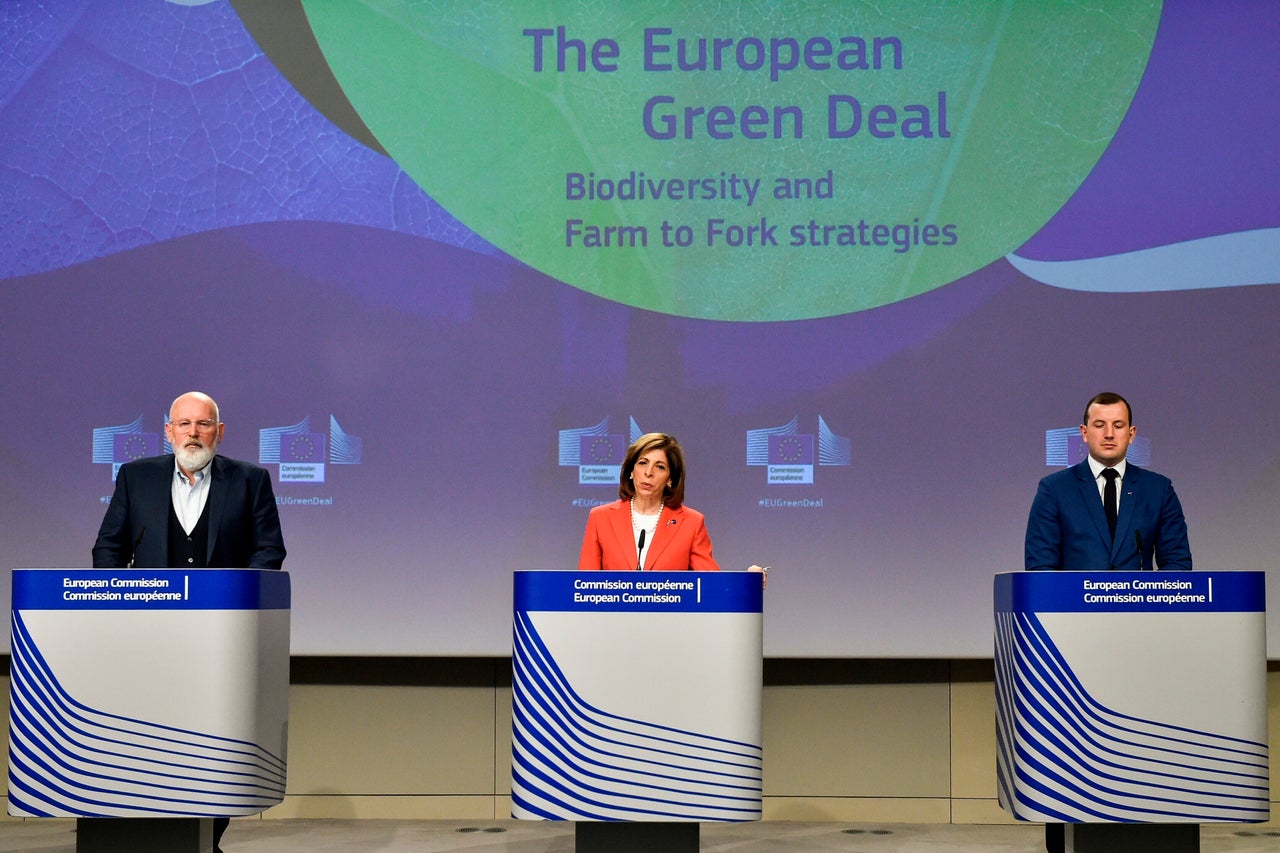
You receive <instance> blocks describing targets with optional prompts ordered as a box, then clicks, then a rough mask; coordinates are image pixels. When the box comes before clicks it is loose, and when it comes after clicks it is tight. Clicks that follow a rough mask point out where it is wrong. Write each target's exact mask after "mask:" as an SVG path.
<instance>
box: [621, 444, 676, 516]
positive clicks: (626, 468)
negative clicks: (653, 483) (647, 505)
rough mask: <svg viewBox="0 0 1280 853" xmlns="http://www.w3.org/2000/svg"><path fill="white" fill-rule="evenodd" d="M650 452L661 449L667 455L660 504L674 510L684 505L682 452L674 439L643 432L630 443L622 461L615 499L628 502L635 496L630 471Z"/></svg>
mask: <svg viewBox="0 0 1280 853" xmlns="http://www.w3.org/2000/svg"><path fill="white" fill-rule="evenodd" d="M653 450H661V451H662V452H664V453H666V454H667V472H668V474H669V475H670V479H668V480H667V488H666V491H665V492H664V493H663V495H662V505H663V506H669V507H671V508H672V509H676V508H678V507H681V506H683V505H684V451H682V450H681V449H680V443H679V442H678V441H676V439H675V436H670V435H667V434H666V433H665V432H647V433H645V434H644V435H642V436H640V437H639V438H637V439H636V440H635V441H633V442H631V446H630V447H628V448H627V455H626V456H625V457H624V458H623V460H622V472H621V474H619V476H618V497H620V498H622V499H623V500H624V501H625V500H631V498H634V497H635V496H636V487H635V486H634V485H633V484H632V482H631V472H632V471H634V470H635V467H636V462H637V461H638V460H639V459H640V457H641V456H644V455H645V454H646V453H648V452H650V451H653Z"/></svg>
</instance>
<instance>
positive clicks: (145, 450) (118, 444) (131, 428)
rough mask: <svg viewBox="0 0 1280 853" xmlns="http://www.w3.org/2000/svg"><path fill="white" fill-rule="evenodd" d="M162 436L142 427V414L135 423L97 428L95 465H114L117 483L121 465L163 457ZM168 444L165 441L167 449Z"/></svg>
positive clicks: (94, 435)
mask: <svg viewBox="0 0 1280 853" xmlns="http://www.w3.org/2000/svg"><path fill="white" fill-rule="evenodd" d="M160 442H161V439H160V433H158V432H147V431H146V430H144V429H143V428H142V415H138V417H137V419H136V420H134V421H133V422H132V423H127V424H121V425H119V426H106V427H96V428H95V429H94V430H93V462H94V464H95V465H110V466H111V482H113V483H114V482H115V480H116V475H117V474H119V473H120V466H121V465H123V464H124V463H126V462H132V461H133V460H134V459H141V458H143V457H144V456H159V455H160ZM168 444H169V443H168V442H167V441H166V442H164V445H165V447H166V448H167V447H168Z"/></svg>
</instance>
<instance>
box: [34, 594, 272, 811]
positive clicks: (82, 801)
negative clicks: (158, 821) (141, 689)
mask: <svg viewBox="0 0 1280 853" xmlns="http://www.w3.org/2000/svg"><path fill="white" fill-rule="evenodd" d="M12 636H13V646H14V650H13V671H12V673H11V686H10V719H11V725H10V731H9V804H10V814H16V815H29V816H59V815H61V816H125V815H133V816H146V815H218V814H222V815H236V814H249V813H252V812H256V811H261V810H262V809H263V808H265V807H266V806H270V805H274V804H275V803H278V802H280V800H281V799H283V797H284V791H285V777H286V765H285V761H284V759H283V758H281V757H279V756H276V755H273V754H271V753H270V752H269V751H267V750H264V749H263V748H262V747H260V746H259V745H258V744H254V743H250V742H247V741H241V740H235V739H231V738H225V737H220V736H217V735H210V734H205V733H202V732H197V731H189V730H183V729H178V728H174V727H172V726H165V725H159V724H156V723H150V722H147V721H145V720H137V719H131V718H128V717H123V716H120V715H117V714H112V713H108V712H104V711H100V710H97V709H94V708H90V707H88V706H86V705H84V704H83V703H80V702H78V701H76V700H75V699H74V698H72V697H71V696H70V695H69V694H67V692H66V691H65V690H64V689H63V687H62V685H61V684H60V683H59V681H58V679H57V677H56V676H55V675H54V673H53V672H52V670H51V669H50V667H49V665H48V663H47V662H46V661H45V659H44V656H43V655H42V654H41V652H40V650H39V648H38V647H37V646H36V645H35V643H34V641H33V639H32V637H31V635H30V633H29V632H28V630H27V627H26V625H25V623H24V622H23V620H22V617H21V614H20V613H18V612H15V613H14V614H13V634H12Z"/></svg>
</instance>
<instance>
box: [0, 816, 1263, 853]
mask: <svg viewBox="0 0 1280 853" xmlns="http://www.w3.org/2000/svg"><path fill="white" fill-rule="evenodd" d="M701 838H702V850H703V851H708V852H709V853H714V851H721V853H822V851H836V850H839V851H851V853H926V851H927V853H940V851H947V853H1013V852H1014V851H1018V853H1032V851H1040V850H1043V849H1044V846H1043V839H1044V834H1043V831H1042V830H1041V828H1040V827H1039V826H1038V825H1035V824H1032V825H1018V826H957V825H950V824H894V823H886V824H846V823H790V822H785V821H768V822H759V823H738V824H703V825H702V833H701ZM1200 839H1201V851H1202V853H1215V851H1233V853H1264V851H1266V853H1271V851H1275V850H1276V849H1280V827H1276V826H1275V825H1274V824H1265V825H1250V824H1234V825H1222V824H1217V825H1205V826H1203V827H1202V828H1201V834H1200ZM222 849H223V853H368V851H373V850H376V851H379V853H443V851H453V850H461V851H469V853H572V851H573V825H572V824H564V823H540V822H529V821H515V820H498V821H411V820H259V819H255V818H243V819H238V820H234V821H232V823H231V828H230V829H229V830H228V831H227V834H226V836H225V837H224V838H223V840H222ZM74 850H75V822H74V821H70V820H25V821H20V820H13V819H10V820H0V853H19V851H21V853H73V851H74Z"/></svg>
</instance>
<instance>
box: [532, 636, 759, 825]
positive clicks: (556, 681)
mask: <svg viewBox="0 0 1280 853" xmlns="http://www.w3.org/2000/svg"><path fill="white" fill-rule="evenodd" d="M514 648H515V654H514V657H513V667H514V673H513V678H514V683H515V690H514V695H515V701H514V703H513V708H512V756H511V797H512V816H513V817H517V818H523V819H538V818H542V819H549V820H601V821H620V820H637V821H671V820H687V821H745V820H759V819H760V814H761V795H762V793H763V787H762V760H761V759H762V755H761V749H760V747H759V745H756V744H749V743H741V742H738V741H733V740H728V739H724V738H718V737H714V736H711V735H706V734H699V733H697V732H692V731H686V730H682V729H677V728H672V727H668V726H662V725H656V724H653V723H647V722H644V721H642V720H636V719H632V718H629V717H625V716H622V715H618V714H614V713H610V712H609V711H608V710H605V709H601V708H596V707H593V706H592V705H590V704H588V703H586V702H584V701H583V700H582V698H581V697H580V696H579V695H578V693H577V692H576V691H575V690H574V688H573V686H572V685H571V684H569V683H568V681H567V680H566V678H565V676H564V673H563V672H562V671H561V670H560V668H559V667H558V666H557V665H556V662H555V661H554V660H553V659H552V656H551V655H550V653H549V652H548V650H547V648H546V646H545V644H544V643H543V641H542V639H541V638H540V637H539V636H538V633H537V630H536V629H535V627H534V626H533V624H532V622H531V621H530V619H529V617H528V614H527V613H521V612H517V613H516V619H515V628H514Z"/></svg>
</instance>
